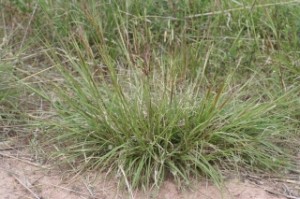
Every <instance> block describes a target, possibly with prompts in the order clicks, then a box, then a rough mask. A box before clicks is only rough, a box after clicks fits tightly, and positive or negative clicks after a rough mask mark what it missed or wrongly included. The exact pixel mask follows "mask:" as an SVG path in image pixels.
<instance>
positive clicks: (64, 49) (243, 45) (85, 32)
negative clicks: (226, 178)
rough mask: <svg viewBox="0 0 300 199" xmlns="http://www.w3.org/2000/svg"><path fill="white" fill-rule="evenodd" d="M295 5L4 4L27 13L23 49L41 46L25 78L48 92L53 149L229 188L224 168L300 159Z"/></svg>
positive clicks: (145, 178)
mask: <svg viewBox="0 0 300 199" xmlns="http://www.w3.org/2000/svg"><path fill="white" fill-rule="evenodd" d="M295 4H297V2H295V1H290V2H288V1H280V2H278V1H276V2H274V1H267V0H264V1H261V2H256V1H254V2H253V1H222V2H220V1H178V2H171V1H135V0H132V1H126V2H124V3H120V4H117V3H115V2H112V1H100V2H98V1H89V2H88V3H86V2H81V1H77V2H67V1H44V0H40V1H34V0H31V1H26V3H25V2H24V1H13V2H11V3H6V4H5V6H4V9H12V8H13V9H14V10H15V11H16V12H18V13H23V14H24V15H25V16H27V23H25V24H27V25H26V26H25V27H26V34H24V35H23V37H21V38H20V39H19V41H20V43H16V44H15V45H17V46H21V49H22V51H21V52H22V53H23V54H26V53H30V52H31V50H32V49H31V48H30V47H31V46H35V47H38V48H39V49H43V51H42V52H43V53H41V54H42V55H38V54H35V56H31V57H36V58H35V59H34V60H35V61H36V60H38V62H37V63H42V64H43V66H40V65H39V64H36V62H34V63H35V64H33V66H32V67H31V70H32V71H29V73H30V75H28V76H27V77H23V76H21V77H20V76H18V77H19V80H20V82H23V83H24V85H26V87H29V88H31V89H32V90H34V91H35V92H36V93H38V94H40V95H41V96H42V97H44V98H45V99H47V101H48V102H47V103H48V105H49V107H48V110H50V111H52V112H53V113H52V114H51V117H49V118H50V119H47V121H45V118H42V119H41V120H40V121H39V124H42V125H43V126H44V129H45V130H44V131H45V133H44V135H45V136H46V137H47V138H51V139H48V140H47V142H46V145H53V146H54V148H55V149H56V152H55V153H54V154H55V157H56V158H59V159H61V160H66V161H68V162H73V163H75V164H74V165H75V167H76V170H77V171H82V170H94V169H97V170H100V171H104V172H111V173H114V174H117V176H120V177H121V179H122V180H123V181H124V182H126V183H127V186H130V187H128V188H137V187H146V188H149V187H151V186H160V184H161V183H162V182H163V181H164V180H165V179H166V178H168V177H172V178H174V179H175V180H176V181H177V182H178V183H179V184H180V183H182V182H183V183H184V184H189V182H190V179H191V178H195V177H199V176H207V177H209V178H210V179H212V180H213V181H214V182H215V183H216V184H218V185H221V184H222V179H223V178H222V174H221V170H223V169H236V170H239V169H240V168H247V169H251V170H256V171H258V170H276V169H282V168H288V167H289V168H290V167H292V166H291V165H293V162H292V161H291V155H293V154H292V151H293V149H294V148H295V147H297V142H295V141H294V140H295V139H296V138H297V136H299V111H300V110H299V109H300V108H299V107H300V106H299V104H300V101H299V90H300V89H299V80H300V78H299V77H300V71H299V68H300V67H299V39H300V38H299V32H300V24H299V22H298V21H299V20H298V19H299V17H300V16H299V15H300V14H299V13H300V9H299V7H297V6H295ZM5 16H6V20H7V21H8V22H13V20H11V17H12V16H10V15H9V14H7V15H5ZM279 16H284V17H279ZM49 30H51V31H49ZM17 49H18V48H17ZM19 50H20V49H19ZM17 52H19V54H18V56H22V53H20V51H17ZM24 56H25V55H24ZM26 56H27V57H28V55H26ZM22 63H24V62H22ZM20 67H21V68H22V69H23V67H24V65H21V66H20ZM25 70H26V69H25ZM22 71H24V69H23V70H22ZM22 75H24V74H22ZM29 80H30V81H29ZM287 143H293V144H287Z"/></svg>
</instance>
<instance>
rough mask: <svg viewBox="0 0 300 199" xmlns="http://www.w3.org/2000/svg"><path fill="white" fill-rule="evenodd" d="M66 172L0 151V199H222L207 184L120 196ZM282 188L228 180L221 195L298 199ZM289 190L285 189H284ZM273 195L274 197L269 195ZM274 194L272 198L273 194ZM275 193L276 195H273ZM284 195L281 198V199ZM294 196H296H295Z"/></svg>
mask: <svg viewBox="0 0 300 199" xmlns="http://www.w3.org/2000/svg"><path fill="white" fill-rule="evenodd" d="M66 173H67V172H66V171H65V172H63V171H59V170H58V169H47V168H46V166H45V165H43V166H42V165H40V164H38V163H35V162H33V161H32V158H31V157H30V155H29V154H26V153H24V152H21V153H20V151H16V150H11V151H0V179H1V180H0V198H1V199H2V198H3V199H23V198H35V199H37V198H40V199H65V198H66V199H82V198H86V199H92V198H99V199H110V198H114V199H123V198H136V199H144V198H152V199H153V198H158V199H198V198H201V199H221V198H222V194H221V192H220V191H219V190H218V189H217V188H216V187H215V186H213V185H210V184H207V183H204V182H203V183H199V184H197V185H196V184H195V185H194V186H193V188H192V189H190V190H183V191H179V190H178V189H177V188H176V186H175V185H174V183H172V182H168V181H167V182H165V183H164V185H163V187H162V188H161V190H159V191H153V192H151V193H148V194H145V193H143V192H133V193H131V194H130V193H128V192H126V193H125V192H124V191H123V192H122V191H120V190H119V189H118V184H117V183H116V181H113V180H106V179H105V175H104V174H103V175H98V176H97V175H94V174H85V175H80V176H77V177H76V178H73V180H72V179H71V178H70V177H69V178H68V180H65V179H64V178H63V177H62V176H66ZM280 187H282V185H280V186H279V185H278V186H277V188H276V186H274V183H272V184H269V183H268V182H265V181H262V180H257V181H256V182H255V181H250V180H244V181H243V182H241V181H240V180H237V179H234V178H233V179H231V180H229V181H228V182H227V183H226V189H224V191H223V198H225V199H284V198H292V199H299V198H300V197H296V196H293V195H292V194H291V193H290V197H284V195H286V196H287V193H286V194H284V191H283V190H282V188H280ZM287 189H288V188H287ZM272 193H273V194H272ZM274 193H275V194H274ZM276 193H277V194H276ZM281 194H283V195H281ZM294 195H295V194H294Z"/></svg>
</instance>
